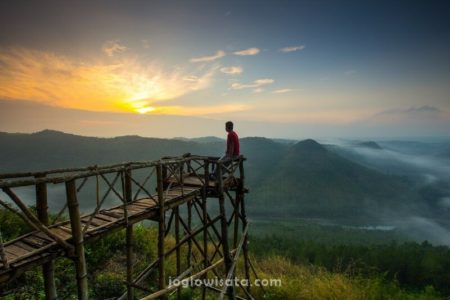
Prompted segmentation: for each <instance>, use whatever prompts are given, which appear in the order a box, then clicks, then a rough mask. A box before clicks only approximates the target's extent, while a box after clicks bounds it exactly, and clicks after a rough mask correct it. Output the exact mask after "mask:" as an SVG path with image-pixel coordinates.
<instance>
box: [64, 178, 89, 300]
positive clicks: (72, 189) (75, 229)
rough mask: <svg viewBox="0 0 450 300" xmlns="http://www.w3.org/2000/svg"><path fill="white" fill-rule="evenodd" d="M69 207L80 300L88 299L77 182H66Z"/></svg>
mask: <svg viewBox="0 0 450 300" xmlns="http://www.w3.org/2000/svg"><path fill="white" fill-rule="evenodd" d="M66 196H67V207H68V208H69V216H70V225H71V227H72V240H73V244H74V246H75V256H76V257H75V259H74V262H75V270H76V273H77V275H76V276H77V286H78V299H81V300H87V299H88V278H87V268H86V258H85V256H84V239H83V232H82V228H81V226H82V225H81V219H80V210H79V207H78V199H77V188H76V185H75V180H70V181H67V182H66Z"/></svg>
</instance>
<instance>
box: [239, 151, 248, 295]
mask: <svg viewBox="0 0 450 300" xmlns="http://www.w3.org/2000/svg"><path fill="white" fill-rule="evenodd" d="M239 177H240V180H239V188H238V193H239V202H240V205H241V218H242V230H245V228H246V227H247V226H248V220H247V213H246V211H245V198H244V197H245V192H244V190H245V169H244V159H241V160H240V161H239ZM242 251H243V252H244V272H245V278H246V279H247V281H248V282H250V258H249V256H248V233H246V234H245V236H244V245H243V246H242ZM250 290H251V287H250V284H248V285H247V292H248V293H249V294H251V291H250Z"/></svg>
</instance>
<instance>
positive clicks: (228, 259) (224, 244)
mask: <svg viewBox="0 0 450 300" xmlns="http://www.w3.org/2000/svg"><path fill="white" fill-rule="evenodd" d="M217 177H218V178H217V180H218V192H219V207H220V216H221V219H220V220H221V222H220V223H221V229H222V249H223V256H224V261H225V273H226V274H227V273H228V272H229V271H230V270H231V266H232V260H231V256H230V248H229V246H228V226H227V216H226V212H225V197H224V189H223V178H222V163H221V162H217ZM227 290H228V298H229V299H233V300H234V299H236V298H235V290H234V286H230V287H228V289H227Z"/></svg>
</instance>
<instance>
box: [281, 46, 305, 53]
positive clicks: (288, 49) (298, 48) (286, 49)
mask: <svg viewBox="0 0 450 300" xmlns="http://www.w3.org/2000/svg"><path fill="white" fill-rule="evenodd" d="M303 49H305V46H304V45H298V46H289V47H284V48H281V49H280V52H283V53H289V52H295V51H301V50H303Z"/></svg>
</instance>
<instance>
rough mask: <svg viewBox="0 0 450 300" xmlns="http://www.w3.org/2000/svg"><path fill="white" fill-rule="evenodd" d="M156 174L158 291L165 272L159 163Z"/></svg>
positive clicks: (162, 192) (163, 296)
mask: <svg viewBox="0 0 450 300" xmlns="http://www.w3.org/2000/svg"><path fill="white" fill-rule="evenodd" d="M156 174H157V191H158V202H159V218H158V221H159V224H158V225H159V226H158V257H159V264H158V268H159V272H158V276H159V278H158V284H159V289H160V290H164V289H165V288H166V279H165V270H164V260H165V259H164V258H165V255H164V233H165V207H164V186H163V178H162V167H161V163H159V164H157V165H156ZM160 299H167V298H166V295H165V294H164V295H162V296H161V298H160Z"/></svg>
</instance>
